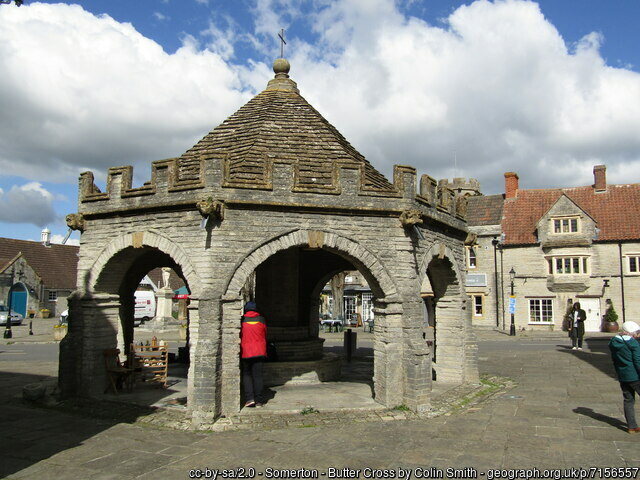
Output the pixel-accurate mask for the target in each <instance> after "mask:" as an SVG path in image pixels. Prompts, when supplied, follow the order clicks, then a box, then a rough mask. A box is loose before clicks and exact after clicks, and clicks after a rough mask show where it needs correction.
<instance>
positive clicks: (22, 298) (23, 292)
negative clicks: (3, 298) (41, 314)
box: [11, 283, 27, 317]
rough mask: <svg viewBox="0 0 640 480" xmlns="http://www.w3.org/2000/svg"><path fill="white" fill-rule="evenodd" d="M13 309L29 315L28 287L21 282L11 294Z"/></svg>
mask: <svg viewBox="0 0 640 480" xmlns="http://www.w3.org/2000/svg"><path fill="white" fill-rule="evenodd" d="M11 310H12V311H14V312H17V313H19V314H21V315H22V316H23V317H26V316H27V289H26V288H24V285H22V284H21V283H20V284H18V285H16V287H15V288H14V289H13V293H12V294H11Z"/></svg>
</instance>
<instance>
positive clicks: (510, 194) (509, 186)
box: [504, 172, 520, 198]
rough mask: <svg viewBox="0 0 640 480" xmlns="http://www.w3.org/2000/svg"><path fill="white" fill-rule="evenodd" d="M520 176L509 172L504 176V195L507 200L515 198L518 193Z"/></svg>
mask: <svg viewBox="0 0 640 480" xmlns="http://www.w3.org/2000/svg"><path fill="white" fill-rule="evenodd" d="M519 178H520V177H518V174H517V173H516V172H507V173H505V174H504V193H505V198H515V197H516V192H517V191H518V179H519Z"/></svg>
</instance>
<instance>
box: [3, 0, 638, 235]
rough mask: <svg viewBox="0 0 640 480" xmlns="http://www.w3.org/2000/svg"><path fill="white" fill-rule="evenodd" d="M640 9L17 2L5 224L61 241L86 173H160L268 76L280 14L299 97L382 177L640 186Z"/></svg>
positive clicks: (437, 0)
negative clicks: (408, 170)
mask: <svg viewBox="0 0 640 480" xmlns="http://www.w3.org/2000/svg"><path fill="white" fill-rule="evenodd" d="M639 18H640V2H638V1H636V0H609V1H605V0H542V1H539V2H537V3H536V2H529V1H524V0H496V1H488V0H479V1H476V2H471V1H466V2H463V1H445V0H423V1H420V0H404V1H400V0H398V1H393V0H336V1H330V0H297V1H296V0H238V1H233V2H232V1H215V0H208V1H207V0H137V1H135V2H131V1H123V0H122V1H121V0H111V1H84V2H80V3H75V4H74V3H73V2H48V1H45V2H29V1H28V2H27V3H25V5H23V6H22V7H20V8H18V7H15V6H14V5H2V6H0V78H2V79H3V88H2V90H0V236H4V237H12V238H21V239H32V240H37V239H39V237H40V230H41V229H42V228H43V227H45V226H47V227H48V228H49V229H51V230H52V232H53V233H54V235H55V238H56V239H58V240H59V239H60V238H62V237H63V236H64V234H65V233H66V226H65V223H64V216H65V215H66V214H67V213H72V212H75V211H77V178H78V174H79V173H80V172H82V171H85V170H92V171H93V172H94V173H95V175H96V178H97V182H98V184H100V183H101V182H103V181H104V176H105V173H106V171H107V169H108V168H109V167H110V166H120V165H133V166H134V168H135V181H136V182H137V183H138V184H141V183H142V182H144V181H146V180H148V178H149V173H150V167H149V165H150V161H152V160H157V159H162V158H168V157H174V156H179V155H180V154H181V153H183V152H184V151H185V150H187V149H188V148H189V147H190V146H191V145H193V144H194V143H195V142H196V141H197V140H198V139H200V138H201V137H202V136H204V135H205V134H206V133H207V132H208V131H210V130H211V129H213V128H214V127H215V126H216V125H218V124H219V123H220V122H222V121H223V120H224V119H225V118H226V117H228V116H229V115H231V114H232V113H233V112H234V111H235V110H236V109H237V108H239V107H240V106H241V105H242V104H243V103H245V102H246V101H248V100H249V99H250V98H251V97H252V96H253V95H255V94H256V93H258V92H259V91H261V90H262V89H263V88H264V87H265V86H266V83H267V81H268V80H269V79H270V78H271V76H272V72H271V69H270V65H271V62H272V61H273V59H274V58H276V57H277V56H279V42H278V40H277V36H276V34H277V32H278V30H279V29H280V28H284V29H285V30H286V34H285V36H286V39H287V46H286V47H285V56H286V57H287V58H289V60H290V61H291V63H292V70H291V76H292V78H293V79H294V80H296V81H297V82H298V86H299V88H300V90H301V93H302V95H303V96H304V97H305V98H306V99H307V100H309V101H310V103H312V104H313V105H314V106H315V107H316V108H317V109H318V110H319V111H320V112H321V113H322V114H323V115H324V116H325V117H326V118H327V119H328V120H329V121H330V122H331V123H332V124H334V125H335V126H336V127H337V128H338V129H339V130H340V131H341V132H342V133H343V134H344V135H345V136H346V137H347V139H348V140H349V141H350V142H351V143H352V144H353V145H354V146H355V147H356V148H357V149H358V150H359V151H360V152H361V153H363V154H364V155H365V156H366V157H367V158H368V159H369V160H370V161H371V162H372V163H373V164H374V166H376V167H377V168H378V169H379V170H380V171H382V172H383V173H384V174H386V175H387V176H389V175H390V173H391V169H392V166H393V164H408V165H412V166H415V167H417V168H418V171H419V173H428V174H429V175H431V176H433V177H435V178H452V177H454V176H457V177H473V178H478V179H479V180H480V182H481V185H482V189H483V191H484V192H485V193H487V194H491V193H501V192H502V191H503V190H504V186H503V183H504V179H503V173H504V172H506V171H516V172H518V174H519V175H520V185H521V186H522V187H524V188H544V187H557V186H571V185H588V184H590V183H592V181H593V176H592V169H593V166H594V165H596V164H606V165H607V178H608V180H609V181H610V182H611V183H629V182H632V183H636V182H639V181H640V135H638V133H637V132H638V131H640V29H638V28H637V20H638V19H639ZM73 238H74V239H75V240H76V241H77V238H78V237H77V234H74V237H73Z"/></svg>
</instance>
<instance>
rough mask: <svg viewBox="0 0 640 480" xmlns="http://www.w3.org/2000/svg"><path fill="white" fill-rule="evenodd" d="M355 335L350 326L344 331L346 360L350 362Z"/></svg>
mask: <svg viewBox="0 0 640 480" xmlns="http://www.w3.org/2000/svg"><path fill="white" fill-rule="evenodd" d="M357 335H358V334H357V333H355V332H353V331H352V330H351V329H350V328H347V330H346V331H345V332H344V351H345V353H346V355H347V362H351V356H352V355H353V353H354V352H355V351H356V341H357Z"/></svg>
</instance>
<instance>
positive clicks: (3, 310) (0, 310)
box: [0, 305, 24, 326]
mask: <svg viewBox="0 0 640 480" xmlns="http://www.w3.org/2000/svg"><path fill="white" fill-rule="evenodd" d="M7 315H9V309H8V308H7V307H6V305H0V325H4V326H6V325H7ZM22 320H24V317H23V316H22V315H21V314H19V313H18V312H11V325H22Z"/></svg>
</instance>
